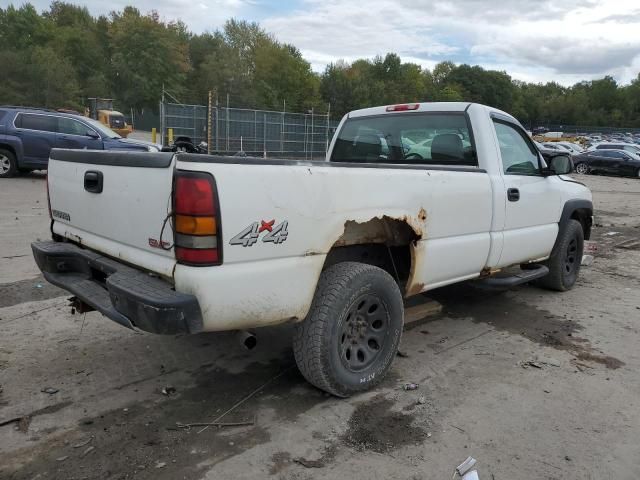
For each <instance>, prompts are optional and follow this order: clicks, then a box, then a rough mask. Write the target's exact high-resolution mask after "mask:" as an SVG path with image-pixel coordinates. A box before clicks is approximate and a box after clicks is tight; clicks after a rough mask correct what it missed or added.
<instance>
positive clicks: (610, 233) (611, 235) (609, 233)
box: [604, 232, 620, 237]
mask: <svg viewBox="0 0 640 480" xmlns="http://www.w3.org/2000/svg"><path fill="white" fill-rule="evenodd" d="M614 235H620V232H607V233H605V234H604V236H606V237H613V236H614Z"/></svg>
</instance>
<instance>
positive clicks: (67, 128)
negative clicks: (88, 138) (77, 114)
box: [58, 117, 90, 136]
mask: <svg viewBox="0 0 640 480" xmlns="http://www.w3.org/2000/svg"><path fill="white" fill-rule="evenodd" d="M58 121H59V123H58V128H59V132H60V133H64V134H67V135H80V136H84V135H86V133H87V131H88V130H90V129H89V127H87V126H85V125H83V124H82V123H80V122H78V121H77V120H74V119H73V118H66V117H60V118H59V119H58Z"/></svg>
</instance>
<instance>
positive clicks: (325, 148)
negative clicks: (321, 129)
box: [324, 103, 331, 154]
mask: <svg viewBox="0 0 640 480" xmlns="http://www.w3.org/2000/svg"><path fill="white" fill-rule="evenodd" d="M330 118H331V103H329V106H328V107H327V133H326V135H325V136H326V139H325V147H324V153H325V154H326V153H327V152H328V151H329V119H330Z"/></svg>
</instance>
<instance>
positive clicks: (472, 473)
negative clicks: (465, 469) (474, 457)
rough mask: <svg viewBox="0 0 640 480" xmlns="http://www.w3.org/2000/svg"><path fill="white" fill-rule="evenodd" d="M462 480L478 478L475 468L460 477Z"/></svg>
mask: <svg viewBox="0 0 640 480" xmlns="http://www.w3.org/2000/svg"><path fill="white" fill-rule="evenodd" d="M462 480H480V477H478V472H477V471H476V470H471V471H470V472H469V473H467V474H465V475H464V477H462Z"/></svg>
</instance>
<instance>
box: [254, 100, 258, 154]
mask: <svg viewBox="0 0 640 480" xmlns="http://www.w3.org/2000/svg"><path fill="white" fill-rule="evenodd" d="M253 151H254V152H257V151H258V111H257V110H254V111H253Z"/></svg>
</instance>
